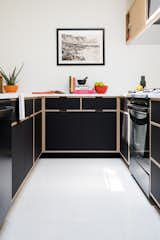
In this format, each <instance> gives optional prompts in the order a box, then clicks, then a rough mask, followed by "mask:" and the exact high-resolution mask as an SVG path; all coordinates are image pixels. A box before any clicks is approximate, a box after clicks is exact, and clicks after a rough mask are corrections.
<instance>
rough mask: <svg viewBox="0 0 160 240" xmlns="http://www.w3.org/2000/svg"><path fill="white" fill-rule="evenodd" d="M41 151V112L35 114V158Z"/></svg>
mask: <svg viewBox="0 0 160 240" xmlns="http://www.w3.org/2000/svg"><path fill="white" fill-rule="evenodd" d="M41 152H42V113H39V114H38V115H36V116H35V156H34V158H35V160H36V159H37V158H38V157H39V155H40V154H41Z"/></svg>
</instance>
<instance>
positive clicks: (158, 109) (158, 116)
mask: <svg viewBox="0 0 160 240" xmlns="http://www.w3.org/2000/svg"><path fill="white" fill-rule="evenodd" d="M151 121H153V122H156V123H160V102H159V101H151Z"/></svg>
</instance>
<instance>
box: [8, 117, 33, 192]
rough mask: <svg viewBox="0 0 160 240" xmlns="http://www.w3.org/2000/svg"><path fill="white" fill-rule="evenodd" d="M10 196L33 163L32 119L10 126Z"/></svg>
mask: <svg viewBox="0 0 160 240" xmlns="http://www.w3.org/2000/svg"><path fill="white" fill-rule="evenodd" d="M12 157H13V163H12V196H14V195H15V193H16V192H17V190H18V188H19V187H20V185H21V183H22V181H23V180H24V178H25V176H26V174H27V173H28V171H29V170H30V169H31V167H32V165H33V119H32V118H31V119H28V120H26V121H24V122H22V123H21V124H18V125H16V126H14V127H13V128H12Z"/></svg>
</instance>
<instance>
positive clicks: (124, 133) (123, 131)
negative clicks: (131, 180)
mask: <svg viewBox="0 0 160 240" xmlns="http://www.w3.org/2000/svg"><path fill="white" fill-rule="evenodd" d="M120 152H121V153H122V154H123V156H124V157H125V159H126V160H127V161H128V115H127V114H125V113H121V115H120Z"/></svg>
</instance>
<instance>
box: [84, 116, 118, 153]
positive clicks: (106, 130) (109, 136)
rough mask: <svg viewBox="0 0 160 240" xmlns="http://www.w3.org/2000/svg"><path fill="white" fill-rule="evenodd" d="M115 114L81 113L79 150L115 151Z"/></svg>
mask: <svg viewBox="0 0 160 240" xmlns="http://www.w3.org/2000/svg"><path fill="white" fill-rule="evenodd" d="M116 132H117V131H116V112H96V113H95V112H82V113H81V115H80V139H81V144H80V145H81V150H97V151H99V150H101V151H116Z"/></svg>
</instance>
